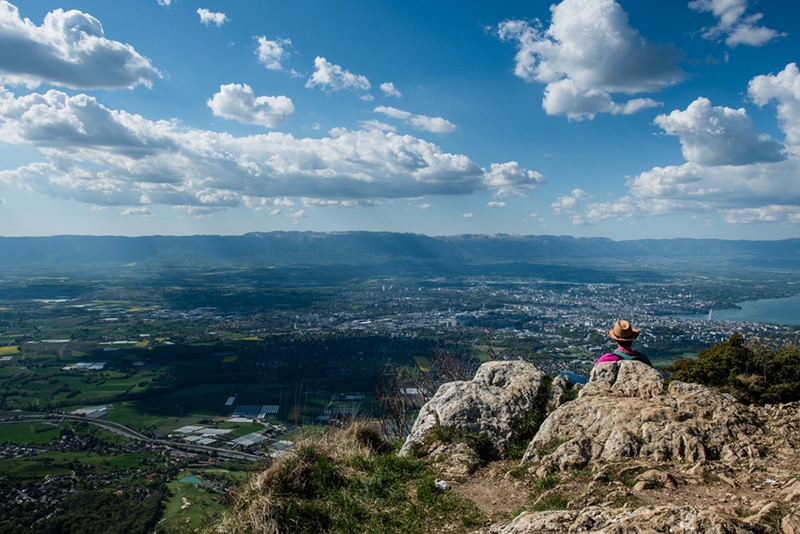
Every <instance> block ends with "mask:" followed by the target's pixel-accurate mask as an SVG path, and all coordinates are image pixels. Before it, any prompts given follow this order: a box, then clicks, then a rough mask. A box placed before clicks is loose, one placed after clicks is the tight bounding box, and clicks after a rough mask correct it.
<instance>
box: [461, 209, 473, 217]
mask: <svg viewBox="0 0 800 534" xmlns="http://www.w3.org/2000/svg"><path fill="white" fill-rule="evenodd" d="M474 217H475V214H474V213H472V212H471V211H468V212H466V213H462V214H461V218H462V219H472V218H474Z"/></svg>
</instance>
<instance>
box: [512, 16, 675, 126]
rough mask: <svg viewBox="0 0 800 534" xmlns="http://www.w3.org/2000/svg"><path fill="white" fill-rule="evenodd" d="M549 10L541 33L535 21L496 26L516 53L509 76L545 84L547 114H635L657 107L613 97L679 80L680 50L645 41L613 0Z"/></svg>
mask: <svg viewBox="0 0 800 534" xmlns="http://www.w3.org/2000/svg"><path fill="white" fill-rule="evenodd" d="M550 10H551V14H552V16H551V23H550V26H549V27H548V28H547V29H546V30H545V29H543V25H542V24H541V22H540V21H538V20H535V21H533V22H528V21H524V20H507V21H505V22H502V23H501V24H499V25H498V27H497V35H498V36H499V37H500V39H502V40H504V41H509V42H512V43H514V44H515V46H516V48H517V54H516V56H515V66H514V73H515V74H516V75H517V76H518V77H520V78H522V79H523V80H525V81H528V82H538V83H543V84H546V88H545V97H544V101H543V107H544V109H545V111H546V112H547V113H549V114H558V115H567V116H568V117H569V118H570V119H591V118H593V117H594V115H595V114H596V113H615V114H629V113H635V112H637V111H640V110H642V109H646V108H649V107H653V106H656V105H658V103H657V102H656V101H654V100H651V99H645V98H638V99H633V100H628V101H625V102H621V103H620V102H615V101H614V98H613V96H612V95H613V94H615V93H621V94H635V93H643V92H652V91H658V90H660V89H663V88H665V87H668V86H670V85H673V84H675V83H678V82H679V81H680V80H682V79H683V77H684V74H683V72H682V71H681V70H680V68H679V67H678V62H679V61H680V59H681V53H680V52H679V51H678V50H677V49H676V48H675V47H673V46H671V45H667V44H660V43H654V42H651V41H648V40H646V39H645V38H643V37H642V36H641V34H639V32H638V31H637V30H636V29H634V28H632V27H631V26H630V25H629V24H628V15H627V13H625V11H624V10H623V9H622V7H620V5H619V4H618V3H617V2H616V1H615V0H563V1H562V2H561V3H559V4H557V5H553V6H551V8H550Z"/></svg>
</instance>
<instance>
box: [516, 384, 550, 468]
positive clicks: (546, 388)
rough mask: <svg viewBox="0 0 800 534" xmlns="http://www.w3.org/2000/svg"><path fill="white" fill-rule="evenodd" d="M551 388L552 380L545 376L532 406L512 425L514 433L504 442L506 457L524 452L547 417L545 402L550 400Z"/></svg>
mask: <svg viewBox="0 0 800 534" xmlns="http://www.w3.org/2000/svg"><path fill="white" fill-rule="evenodd" d="M552 389H553V380H552V379H551V378H549V377H545V378H544V379H543V380H542V383H541V385H540V386H539V390H538V391H537V392H536V398H535V399H534V400H533V407H532V408H531V410H530V411H528V413H526V414H525V416H524V417H523V418H522V419H521V420H520V421H518V422H517V424H516V425H514V428H513V432H514V434H513V436H512V438H511V439H510V440H509V441H508V443H507V444H506V457H507V458H511V459H519V458H522V455H523V454H525V450H526V449H527V448H528V444H529V443H530V442H531V440H532V439H533V436H535V435H536V432H537V431H538V430H539V427H540V426H542V423H543V422H544V420H545V419H546V418H547V403H548V401H549V400H550V393H551V392H552Z"/></svg>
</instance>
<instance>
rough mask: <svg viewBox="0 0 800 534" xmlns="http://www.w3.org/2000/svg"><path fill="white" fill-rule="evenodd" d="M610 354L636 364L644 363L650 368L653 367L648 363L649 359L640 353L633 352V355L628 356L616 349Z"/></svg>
mask: <svg viewBox="0 0 800 534" xmlns="http://www.w3.org/2000/svg"><path fill="white" fill-rule="evenodd" d="M611 354H613V355H614V356H619V357H620V358H622V359H623V360H635V361H637V362H642V363H646V364H647V365H649V366H650V367H653V364H652V363H651V362H650V359H649V358H648V357H647V356H645V355H644V354H642V353H641V352H637V351H634V352H633V354H628V353H627V352H625V351H623V350H621V349H617V350H615V351H614V352H612V353H611Z"/></svg>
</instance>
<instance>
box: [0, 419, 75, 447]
mask: <svg viewBox="0 0 800 534" xmlns="http://www.w3.org/2000/svg"><path fill="white" fill-rule="evenodd" d="M60 434H61V429H60V428H59V426H58V425H54V424H51V423H17V424H2V425H0V443H13V444H15V445H32V444H36V443H48V442H50V441H53V440H56V439H58V437H59V435H60Z"/></svg>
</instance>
